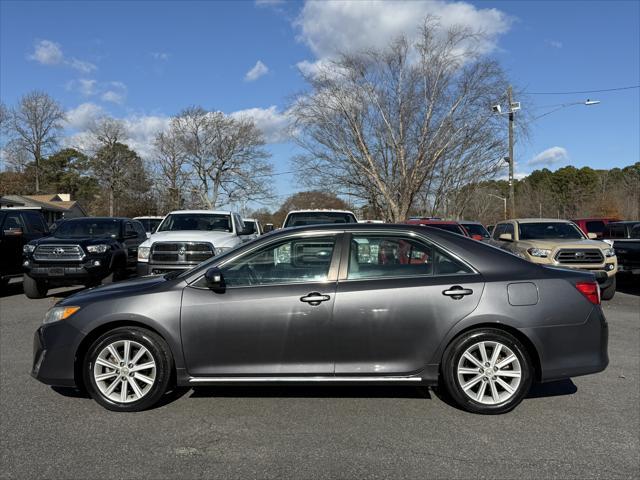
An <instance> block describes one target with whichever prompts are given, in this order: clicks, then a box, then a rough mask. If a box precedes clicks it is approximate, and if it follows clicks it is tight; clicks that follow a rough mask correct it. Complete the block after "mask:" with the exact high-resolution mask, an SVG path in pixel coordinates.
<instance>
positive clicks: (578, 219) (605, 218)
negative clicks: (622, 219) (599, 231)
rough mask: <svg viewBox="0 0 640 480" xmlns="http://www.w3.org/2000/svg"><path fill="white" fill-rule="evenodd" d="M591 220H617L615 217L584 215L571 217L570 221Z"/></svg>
mask: <svg viewBox="0 0 640 480" xmlns="http://www.w3.org/2000/svg"><path fill="white" fill-rule="evenodd" d="M593 220H609V221H611V220H618V219H617V218H616V217H584V218H572V219H571V221H572V222H590V221H593Z"/></svg>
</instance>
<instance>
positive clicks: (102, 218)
mask: <svg viewBox="0 0 640 480" xmlns="http://www.w3.org/2000/svg"><path fill="white" fill-rule="evenodd" d="M71 220H86V221H92V220H100V221H105V220H113V221H124V220H127V221H131V220H134V219H133V218H129V217H75V218H65V219H64V221H65V222H70V221H71Z"/></svg>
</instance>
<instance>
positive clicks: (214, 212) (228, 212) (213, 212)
mask: <svg viewBox="0 0 640 480" xmlns="http://www.w3.org/2000/svg"><path fill="white" fill-rule="evenodd" d="M190 213H206V214H211V215H233V214H235V212H232V211H231V210H174V211H173V212H169V213H168V215H175V214H178V215H182V214H190Z"/></svg>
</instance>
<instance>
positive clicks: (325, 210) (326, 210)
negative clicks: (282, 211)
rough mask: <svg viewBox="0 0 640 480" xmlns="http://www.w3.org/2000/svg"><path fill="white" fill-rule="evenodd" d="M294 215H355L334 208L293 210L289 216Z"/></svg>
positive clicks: (348, 211)
mask: <svg viewBox="0 0 640 480" xmlns="http://www.w3.org/2000/svg"><path fill="white" fill-rule="evenodd" d="M292 213H349V214H351V215H354V213H353V212H352V211H350V210H334V209H332V208H308V209H303V210H291V211H290V212H289V213H288V214H287V215H291V214H292ZM354 216H355V215H354Z"/></svg>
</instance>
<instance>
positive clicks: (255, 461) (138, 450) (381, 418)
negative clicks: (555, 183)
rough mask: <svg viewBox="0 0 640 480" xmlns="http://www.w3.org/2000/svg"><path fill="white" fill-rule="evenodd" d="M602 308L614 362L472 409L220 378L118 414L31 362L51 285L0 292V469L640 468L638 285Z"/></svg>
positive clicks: (451, 471) (529, 471) (501, 472)
mask: <svg viewBox="0 0 640 480" xmlns="http://www.w3.org/2000/svg"><path fill="white" fill-rule="evenodd" d="M622 290H623V291H624V292H627V293H622V292H619V293H618V294H616V297H615V298H614V300H613V301H611V302H605V305H604V309H605V312H606V315H607V319H608V321H609V324H610V339H609V355H610V359H611V363H610V365H609V367H608V369H607V370H606V371H604V372H603V373H600V374H597V375H591V376H586V377H579V378H575V379H573V380H570V381H565V382H559V383H553V384H546V385H542V386H536V387H534V389H533V390H532V392H531V393H530V395H529V397H528V398H527V399H526V400H525V401H524V402H523V403H522V404H521V405H520V406H519V407H518V408H517V409H516V410H515V411H513V412H511V413H509V414H506V415H502V416H478V415H472V414H468V413H465V412H462V411H460V410H457V409H455V408H453V407H451V406H449V405H447V404H446V403H445V402H443V401H442V400H441V399H440V398H439V397H438V396H437V395H436V394H435V393H434V392H433V391H430V390H427V389H426V388H416V387H406V386H398V387H395V386H393V387H392V386H385V387H370V386H356V387H307V386H299V387H215V388H200V389H196V390H182V391H179V392H176V393H175V394H174V395H172V396H171V397H170V398H168V399H167V402H164V403H163V404H162V405H161V406H160V407H158V408H155V409H153V410H150V411H146V412H142V413H131V414H118V413H112V412H109V411H107V410H104V409H102V408H101V407H100V406H98V405H97V404H96V403H94V402H93V401H92V400H90V399H89V398H87V397H85V396H83V395H82V394H79V393H78V392H73V391H64V392H58V391H55V390H54V389H52V388H50V387H47V386H45V385H42V384H40V383H39V382H37V381H36V380H34V379H32V378H31V377H30V376H29V370H30V367H31V354H32V337H33V332H34V331H35V329H36V328H37V327H38V325H39V324H40V323H41V321H42V317H43V315H44V313H45V311H46V310H47V308H48V307H49V306H50V305H52V304H53V303H54V302H55V301H56V297H58V296H60V295H65V294H68V291H69V289H58V290H54V291H52V293H51V295H50V296H49V298H46V299H43V300H27V299H26V298H25V296H24V295H23V294H22V290H21V285H20V284H19V283H18V284H11V285H10V286H9V292H8V294H7V295H6V296H4V297H2V298H0V407H1V411H0V445H1V456H0V478H134V477H136V478H141V477H144V478H154V479H157V478H285V477H293V478H386V477H393V478H427V477H428V478H468V477H475V478H478V477H479V478H541V477H548V478H639V477H640V441H639V436H640V403H639V400H640V381H639V377H640V291H639V289H638V287H637V286H629V285H627V286H626V287H623V288H622Z"/></svg>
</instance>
